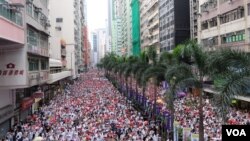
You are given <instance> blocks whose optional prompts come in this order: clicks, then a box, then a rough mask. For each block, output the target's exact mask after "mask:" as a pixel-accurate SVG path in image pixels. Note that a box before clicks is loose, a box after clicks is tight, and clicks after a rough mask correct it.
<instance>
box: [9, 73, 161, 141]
mask: <svg viewBox="0 0 250 141" xmlns="http://www.w3.org/2000/svg"><path fill="white" fill-rule="evenodd" d="M102 75H103V74H102V73H98V71H97V70H91V71H90V72H88V73H86V74H84V75H83V76H81V78H80V79H79V80H78V81H76V82H75V83H74V84H73V85H71V86H67V87H68V90H66V92H65V94H61V95H57V96H56V97H55V98H54V99H53V100H51V101H50V104H49V105H47V106H43V107H41V109H40V110H39V112H37V113H35V114H33V115H31V118H30V117H29V118H28V119H27V120H26V122H24V123H23V124H20V125H17V126H15V127H14V130H13V131H10V132H8V134H7V136H6V139H7V140H8V141H12V140H13V138H15V140H17V141H21V140H22V141H32V140H46V141H55V140H56V141H110V140H120V141H144V140H146V141H149V140H153V141H159V140H160V139H159V138H160V137H159V134H158V131H157V130H154V129H155V128H156V127H155V126H156V125H154V124H153V123H151V122H149V121H145V120H143V117H142V116H141V113H139V112H137V111H136V110H134V109H133V107H131V106H130V105H128V104H127V103H126V99H125V97H123V96H122V95H121V94H120V93H119V92H118V91H117V90H116V89H115V88H114V86H113V85H112V84H111V83H110V82H109V81H107V80H106V79H104V78H103V77H102Z"/></svg>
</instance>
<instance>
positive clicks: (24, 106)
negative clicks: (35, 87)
mask: <svg viewBox="0 0 250 141" xmlns="http://www.w3.org/2000/svg"><path fill="white" fill-rule="evenodd" d="M34 102H35V100H34V98H33V97H26V98H24V99H23V100H22V102H21V111H20V121H24V120H25V119H26V117H27V116H28V115H31V114H32V105H33V103H34Z"/></svg>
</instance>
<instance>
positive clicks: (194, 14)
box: [189, 0, 199, 41]
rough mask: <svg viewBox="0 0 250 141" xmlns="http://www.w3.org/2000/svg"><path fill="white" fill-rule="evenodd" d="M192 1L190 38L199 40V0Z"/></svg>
mask: <svg viewBox="0 0 250 141" xmlns="http://www.w3.org/2000/svg"><path fill="white" fill-rule="evenodd" d="M189 1H190V2H189V3H190V38H191V39H194V40H196V41H197V38H198V15H199V14H198V13H199V0H189Z"/></svg>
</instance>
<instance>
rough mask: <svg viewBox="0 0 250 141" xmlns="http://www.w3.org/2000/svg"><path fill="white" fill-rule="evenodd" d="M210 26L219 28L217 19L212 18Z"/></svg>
mask: <svg viewBox="0 0 250 141" xmlns="http://www.w3.org/2000/svg"><path fill="white" fill-rule="evenodd" d="M209 25H210V27H215V26H217V17H214V18H212V19H211V20H210V21H209Z"/></svg>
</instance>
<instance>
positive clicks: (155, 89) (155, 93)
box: [153, 80, 157, 121]
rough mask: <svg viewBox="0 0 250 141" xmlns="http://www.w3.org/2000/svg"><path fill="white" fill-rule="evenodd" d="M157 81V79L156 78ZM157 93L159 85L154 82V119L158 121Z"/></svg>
mask: <svg viewBox="0 0 250 141" xmlns="http://www.w3.org/2000/svg"><path fill="white" fill-rule="evenodd" d="M155 81H156V80H155ZM156 95H157V85H156V84H154V114H153V115H154V120H155V121H156V97H157V96H156Z"/></svg>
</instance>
